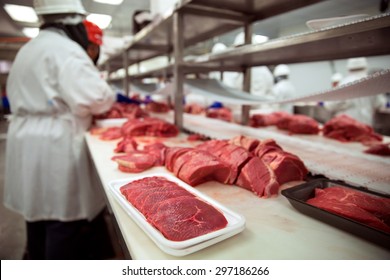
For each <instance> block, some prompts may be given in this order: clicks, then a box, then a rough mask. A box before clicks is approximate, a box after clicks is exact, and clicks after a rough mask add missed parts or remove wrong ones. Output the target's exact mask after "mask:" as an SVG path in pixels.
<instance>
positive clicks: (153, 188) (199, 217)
mask: <svg viewBox="0 0 390 280" xmlns="http://www.w3.org/2000/svg"><path fill="white" fill-rule="evenodd" d="M120 191H121V193H122V194H123V195H124V196H125V198H126V199H127V200H128V201H129V202H130V203H131V204H132V205H133V206H134V207H136V208H137V209H138V210H139V211H140V212H141V213H142V214H143V215H144V216H145V217H146V219H147V221H148V222H149V223H150V224H151V225H153V226H154V227H155V228H157V229H158V230H159V231H160V232H161V233H162V234H163V235H164V236H165V237H166V238H167V239H169V240H173V241H184V240H187V239H190V238H194V237H197V236H201V235H204V234H207V233H210V232H213V231H216V230H219V229H222V228H224V227H226V226H227V224H228V221H227V220H226V218H225V216H224V215H223V214H222V213H221V212H220V211H219V210H217V209H216V208H214V207H213V206H211V205H210V204H208V203H206V202H204V201H203V200H201V199H199V198H197V197H195V196H194V195H193V194H192V193H190V192H188V191H187V190H185V189H184V188H182V187H180V186H179V185H177V184H176V183H174V182H172V181H169V180H167V179H165V178H163V177H156V176H155V177H146V178H143V179H139V180H136V181H133V182H130V183H128V184H126V185H125V186H122V187H121V188H120Z"/></svg>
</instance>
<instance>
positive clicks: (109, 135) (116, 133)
mask: <svg viewBox="0 0 390 280" xmlns="http://www.w3.org/2000/svg"><path fill="white" fill-rule="evenodd" d="M121 137H122V132H121V128H120V127H110V128H108V129H106V130H105V131H104V132H103V133H102V134H100V139H101V140H115V139H119V138H121Z"/></svg>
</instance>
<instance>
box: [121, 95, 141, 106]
mask: <svg viewBox="0 0 390 280" xmlns="http://www.w3.org/2000/svg"><path fill="white" fill-rule="evenodd" d="M116 101H117V102H120V103H128V104H131V103H133V104H140V103H141V102H140V101H138V100H135V99H132V98H129V97H127V96H124V95H123V94H120V93H117V94H116Z"/></svg>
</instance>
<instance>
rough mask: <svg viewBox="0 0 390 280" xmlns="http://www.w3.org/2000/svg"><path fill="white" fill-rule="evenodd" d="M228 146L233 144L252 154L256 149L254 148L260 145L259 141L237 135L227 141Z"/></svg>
mask: <svg viewBox="0 0 390 280" xmlns="http://www.w3.org/2000/svg"><path fill="white" fill-rule="evenodd" d="M229 143H230V144H234V145H237V146H241V147H243V148H244V149H245V150H247V151H248V152H252V151H254V150H255V149H256V147H257V146H258V145H259V144H260V140H258V139H255V138H251V137H247V136H244V135H238V136H236V137H233V138H232V139H230V140H229Z"/></svg>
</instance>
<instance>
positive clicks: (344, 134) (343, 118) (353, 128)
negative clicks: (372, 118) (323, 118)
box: [323, 115, 383, 142]
mask: <svg viewBox="0 0 390 280" xmlns="http://www.w3.org/2000/svg"><path fill="white" fill-rule="evenodd" d="M323 133H324V136H325V137H328V138H332V139H336V140H338V141H341V142H366V141H382V139H383V137H382V136H381V135H379V134H377V133H375V132H374V130H373V129H372V127H370V126H368V125H366V124H364V123H361V122H358V121H357V120H355V119H353V118H351V117H349V116H347V115H340V116H336V117H334V118H332V119H331V120H329V121H328V122H326V123H325V125H324V128H323Z"/></svg>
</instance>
